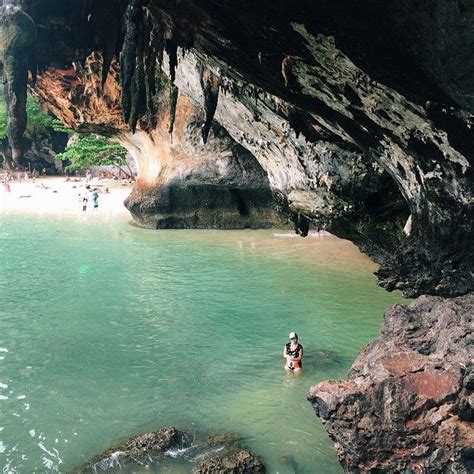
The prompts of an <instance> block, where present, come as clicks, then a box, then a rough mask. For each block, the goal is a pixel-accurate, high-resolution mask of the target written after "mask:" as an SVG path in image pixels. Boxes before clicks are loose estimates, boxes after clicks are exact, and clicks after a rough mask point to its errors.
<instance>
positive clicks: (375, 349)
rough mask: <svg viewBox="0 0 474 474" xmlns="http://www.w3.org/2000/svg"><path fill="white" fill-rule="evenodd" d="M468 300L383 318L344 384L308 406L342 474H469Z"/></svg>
mask: <svg viewBox="0 0 474 474" xmlns="http://www.w3.org/2000/svg"><path fill="white" fill-rule="evenodd" d="M473 316H474V294H470V295H467V296H463V297H459V298H453V299H446V300H443V299H442V298H437V297H426V296H422V297H420V298H418V299H417V300H415V301H414V302H413V303H411V304H410V305H409V306H402V305H396V306H394V307H393V308H391V309H389V310H387V311H386V312H385V320H384V324H383V327H382V329H381V331H380V335H379V338H378V339H377V340H376V341H374V342H372V343H371V344H369V345H368V346H367V347H366V348H365V349H363V350H362V352H361V353H360V354H359V356H358V358H357V359H356V361H355V362H354V364H353V366H352V368H351V371H350V373H349V378H348V380H346V381H342V382H336V381H329V382H322V383H320V384H318V385H316V386H314V387H312V388H311V389H310V392H309V394H308V400H309V401H310V402H311V403H312V404H313V407H314V409H315V411H316V414H317V415H318V416H319V417H320V418H321V420H322V421H323V424H324V426H325V428H326V430H327V431H328V433H329V435H330V436H331V438H332V439H333V440H334V441H335V443H336V444H335V446H336V451H337V454H338V456H339V459H340V462H341V464H342V465H343V466H344V468H345V469H347V470H349V471H358V470H361V471H369V470H372V469H380V470H383V471H384V472H386V471H388V472H400V471H407V472H416V471H417V470H419V471H422V472H434V471H436V472H459V473H468V472H472V469H473V468H474V456H473V454H474V450H473V447H474V431H473V430H472V420H473V391H472V389H473V385H472V370H473V368H472V348H473V344H474V339H473V332H472V328H473V320H472V318H473Z"/></svg>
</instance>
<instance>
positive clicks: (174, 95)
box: [168, 84, 179, 135]
mask: <svg viewBox="0 0 474 474" xmlns="http://www.w3.org/2000/svg"><path fill="white" fill-rule="evenodd" d="M178 93H179V89H178V88H177V87H176V86H175V85H174V84H171V89H170V121H169V127H168V132H169V133H170V135H172V134H173V129H174V121H175V119H176V105H177V104H178Z"/></svg>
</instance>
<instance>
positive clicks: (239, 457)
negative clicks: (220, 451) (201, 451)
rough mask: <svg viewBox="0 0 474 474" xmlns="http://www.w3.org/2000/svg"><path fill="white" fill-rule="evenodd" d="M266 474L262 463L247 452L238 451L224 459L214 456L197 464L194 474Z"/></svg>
mask: <svg viewBox="0 0 474 474" xmlns="http://www.w3.org/2000/svg"><path fill="white" fill-rule="evenodd" d="M257 472H261V473H263V472H266V470H265V466H264V465H263V464H262V462H261V461H260V460H259V459H258V458H257V457H255V456H254V455H253V454H251V453H249V452H248V451H239V452H237V453H234V454H231V455H229V456H226V457H222V456H216V457H214V458H210V459H206V460H204V461H202V462H200V463H199V465H198V466H197V467H196V468H195V469H194V470H193V473H194V474H211V473H220V474H231V473H235V474H244V473H245V474H246V473H249V474H250V473H257Z"/></svg>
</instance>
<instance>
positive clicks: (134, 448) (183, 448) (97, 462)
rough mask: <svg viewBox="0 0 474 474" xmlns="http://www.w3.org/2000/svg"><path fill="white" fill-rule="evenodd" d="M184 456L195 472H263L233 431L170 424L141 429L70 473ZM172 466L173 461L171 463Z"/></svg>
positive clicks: (130, 467)
mask: <svg viewBox="0 0 474 474" xmlns="http://www.w3.org/2000/svg"><path fill="white" fill-rule="evenodd" d="M164 458H167V459H169V460H172V459H178V458H184V459H186V461H187V462H189V463H190V465H191V466H195V467H194V470H193V472H194V473H200V474H204V473H212V472H219V473H222V474H231V473H253V472H258V473H264V472H265V466H264V465H263V464H262V462H261V461H260V460H259V459H258V458H257V457H256V456H254V455H253V454H252V453H250V452H249V451H247V450H246V449H244V447H243V445H242V443H241V442H240V440H239V438H238V436H237V435H236V434H234V433H223V434H217V435H213V436H209V437H207V438H206V437H204V438H197V439H196V438H195V437H194V436H192V435H191V434H190V433H186V432H184V431H180V430H178V429H176V428H173V427H166V428H163V429H161V430H159V431H152V432H149V433H143V434H140V435H137V436H134V437H132V438H130V439H129V440H128V441H127V442H125V443H123V444H121V445H118V446H116V447H114V448H111V449H109V450H107V451H106V452H104V453H102V454H99V455H97V456H95V457H94V458H92V459H91V460H89V461H88V462H86V463H85V464H84V465H82V466H80V467H78V468H77V469H73V470H72V471H71V472H72V473H78V474H79V473H83V472H102V471H113V472H115V471H116V470H125V471H126V472H132V471H133V472H135V470H136V469H155V468H156V467H157V466H159V464H160V462H163V459H164ZM170 466H172V464H170Z"/></svg>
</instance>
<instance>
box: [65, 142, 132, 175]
mask: <svg viewBox="0 0 474 474" xmlns="http://www.w3.org/2000/svg"><path fill="white" fill-rule="evenodd" d="M57 157H58V158H59V159H61V160H63V161H66V160H67V161H69V162H70V164H69V165H68V166H67V167H66V169H67V170H77V169H85V168H90V167H92V166H110V165H112V166H116V167H117V168H119V169H122V168H123V167H127V150H126V149H125V148H124V147H123V146H122V145H120V144H119V143H114V142H111V141H110V140H109V139H107V138H105V137H100V136H98V135H87V136H84V137H81V138H79V139H78V140H76V141H74V142H73V143H70V144H69V145H68V146H67V148H66V150H65V151H64V152H63V153H60V154H59V155H57ZM127 174H128V173H127Z"/></svg>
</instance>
